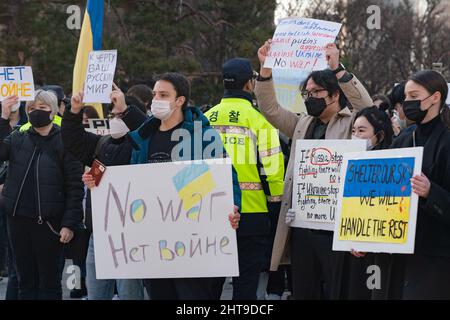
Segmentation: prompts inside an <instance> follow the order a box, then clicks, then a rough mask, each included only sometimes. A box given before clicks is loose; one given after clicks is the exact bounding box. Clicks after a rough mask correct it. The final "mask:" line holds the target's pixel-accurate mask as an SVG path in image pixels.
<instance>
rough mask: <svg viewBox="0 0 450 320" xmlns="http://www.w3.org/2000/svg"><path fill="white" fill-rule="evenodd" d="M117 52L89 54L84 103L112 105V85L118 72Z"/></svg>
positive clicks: (102, 51)
mask: <svg viewBox="0 0 450 320" xmlns="http://www.w3.org/2000/svg"><path fill="white" fill-rule="evenodd" d="M116 63H117V50H100V51H91V52H90V53H89V59H88V66H87V71H86V79H85V81H84V97H83V102H84V103H110V102H111V100H110V97H109V96H110V94H111V92H112V83H113V80H114V73H115V71H116Z"/></svg>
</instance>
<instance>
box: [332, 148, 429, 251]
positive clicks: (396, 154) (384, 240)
mask: <svg viewBox="0 0 450 320" xmlns="http://www.w3.org/2000/svg"><path fill="white" fill-rule="evenodd" d="M422 155H423V148H422V147H420V148H406V149H392V150H382V151H369V152H359V153H348V154H346V155H345V156H344V164H343V172H345V178H344V179H343V181H342V184H341V191H340V193H339V210H338V214H337V216H336V219H337V220H336V221H337V223H336V224H335V230H334V241H333V250H336V251H350V250H351V249H353V250H356V251H363V252H387V253H414V239H415V230H416V219H417V205H418V196H417V195H416V194H415V193H413V192H412V190H411V181H410V179H411V178H412V177H413V176H414V175H416V174H420V172H421V170H422Z"/></svg>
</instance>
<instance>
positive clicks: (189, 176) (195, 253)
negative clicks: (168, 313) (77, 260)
mask: <svg viewBox="0 0 450 320" xmlns="http://www.w3.org/2000/svg"><path fill="white" fill-rule="evenodd" d="M231 170H232V169H231V164H230V162H229V161H228V163H224V160H223V159H221V160H206V161H197V162H190V161H188V162H174V163H156V164H141V165H128V166H117V167H108V168H107V169H106V172H105V174H104V176H103V178H102V180H101V182H100V184H99V186H98V187H96V188H94V189H93V191H92V220H93V228H94V246H95V250H94V251H95V267H96V274H97V279H139V278H144V279H145V278H196V277H229V276H230V277H231V276H238V275H239V268H238V256H237V243H236V232H235V230H233V229H232V228H231V226H230V223H229V221H228V215H229V214H230V213H232V212H233V207H234V205H233V187H232V175H231V172H232V171H231Z"/></svg>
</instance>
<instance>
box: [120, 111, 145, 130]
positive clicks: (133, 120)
mask: <svg viewBox="0 0 450 320" xmlns="http://www.w3.org/2000/svg"><path fill="white" fill-rule="evenodd" d="M147 119H148V117H147V115H146V114H145V113H143V112H142V111H141V110H140V109H139V108H138V107H136V106H133V105H131V106H129V109H128V110H127V113H126V114H125V115H124V117H123V118H122V120H123V122H125V124H126V125H127V127H128V129H130V131H134V130H136V129H137V128H139V127H140V126H141V124H143V123H144V122H145V120H147Z"/></svg>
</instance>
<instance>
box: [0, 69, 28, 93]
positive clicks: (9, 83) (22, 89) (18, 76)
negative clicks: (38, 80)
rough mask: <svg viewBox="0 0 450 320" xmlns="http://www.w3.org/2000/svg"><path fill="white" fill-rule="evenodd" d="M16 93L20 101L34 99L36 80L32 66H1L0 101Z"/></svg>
mask: <svg viewBox="0 0 450 320" xmlns="http://www.w3.org/2000/svg"><path fill="white" fill-rule="evenodd" d="M13 95H16V96H18V97H19V100H20V101H33V100H34V80H33V71H32V70H31V67H25V66H18V67H0V101H3V100H5V99H6V98H7V97H8V96H13Z"/></svg>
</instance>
